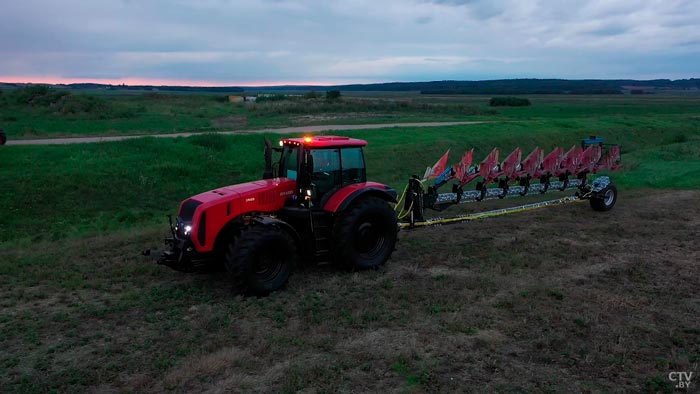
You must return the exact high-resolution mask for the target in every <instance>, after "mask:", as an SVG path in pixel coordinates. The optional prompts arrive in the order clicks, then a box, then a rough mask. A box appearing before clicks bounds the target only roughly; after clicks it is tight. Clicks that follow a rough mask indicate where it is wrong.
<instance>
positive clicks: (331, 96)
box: [326, 90, 340, 101]
mask: <svg viewBox="0 0 700 394" xmlns="http://www.w3.org/2000/svg"><path fill="white" fill-rule="evenodd" d="M339 98H340V90H329V91H327V92H326V100H330V101H332V100H338V99H339Z"/></svg>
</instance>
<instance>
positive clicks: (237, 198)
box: [178, 178, 297, 252]
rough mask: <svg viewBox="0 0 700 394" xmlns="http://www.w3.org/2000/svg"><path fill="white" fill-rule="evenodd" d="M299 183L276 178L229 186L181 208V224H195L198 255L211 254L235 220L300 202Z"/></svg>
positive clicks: (192, 198) (192, 230)
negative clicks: (298, 200) (298, 195)
mask: <svg viewBox="0 0 700 394" xmlns="http://www.w3.org/2000/svg"><path fill="white" fill-rule="evenodd" d="M296 188H297V183H296V181H295V180H293V179H289V178H274V179H266V180H261V181H253V182H247V183H241V184H238V185H232V186H225V187H221V188H218V189H214V190H211V191H208V192H204V193H201V194H197V195H196V196H193V197H191V198H189V199H187V200H185V201H183V202H182V204H181V205H180V212H179V214H178V216H179V218H180V220H182V221H184V222H187V223H191V224H190V225H191V234H192V242H193V244H194V246H195V248H196V250H197V251H198V252H209V251H211V250H212V248H213V247H214V241H215V236H216V235H217V234H219V232H220V231H221V229H222V228H223V227H224V226H225V225H226V224H227V223H229V222H231V221H232V220H235V219H237V218H239V217H240V216H241V215H245V214H249V213H272V212H276V211H279V210H280V209H282V207H284V205H285V202H286V201H287V200H288V199H290V198H296Z"/></svg>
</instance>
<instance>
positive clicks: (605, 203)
mask: <svg viewBox="0 0 700 394" xmlns="http://www.w3.org/2000/svg"><path fill="white" fill-rule="evenodd" d="M590 202H591V208H593V209H594V210H596V211H600V212H605V211H609V210H611V209H612V207H614V206H615V203H616V202H617V188H616V187H615V185H614V184H612V183H611V184H609V185H608V186H606V187H605V189H603V190H601V191H599V192H598V193H597V194H596V195H595V196H594V197H591V200H590Z"/></svg>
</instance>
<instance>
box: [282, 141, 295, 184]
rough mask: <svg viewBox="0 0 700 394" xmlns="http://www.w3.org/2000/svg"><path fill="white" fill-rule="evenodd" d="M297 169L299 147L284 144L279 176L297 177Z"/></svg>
mask: <svg viewBox="0 0 700 394" xmlns="http://www.w3.org/2000/svg"><path fill="white" fill-rule="evenodd" d="M298 171H299V147H297V146H289V145H287V146H285V147H284V151H282V158H281V159H280V171H279V174H280V175H279V176H280V177H282V178H289V179H294V180H296V179H297V173H298Z"/></svg>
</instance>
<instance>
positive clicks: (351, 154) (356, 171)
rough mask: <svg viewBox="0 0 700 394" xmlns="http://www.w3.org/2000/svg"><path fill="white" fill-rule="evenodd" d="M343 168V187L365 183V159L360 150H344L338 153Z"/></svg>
mask: <svg viewBox="0 0 700 394" xmlns="http://www.w3.org/2000/svg"><path fill="white" fill-rule="evenodd" d="M340 159H341V162H342V166H343V174H342V181H343V185H347V184H350V183H359V182H366V181H367V173H366V171H365V157H364V154H363V153H362V148H344V149H341V151H340Z"/></svg>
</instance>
